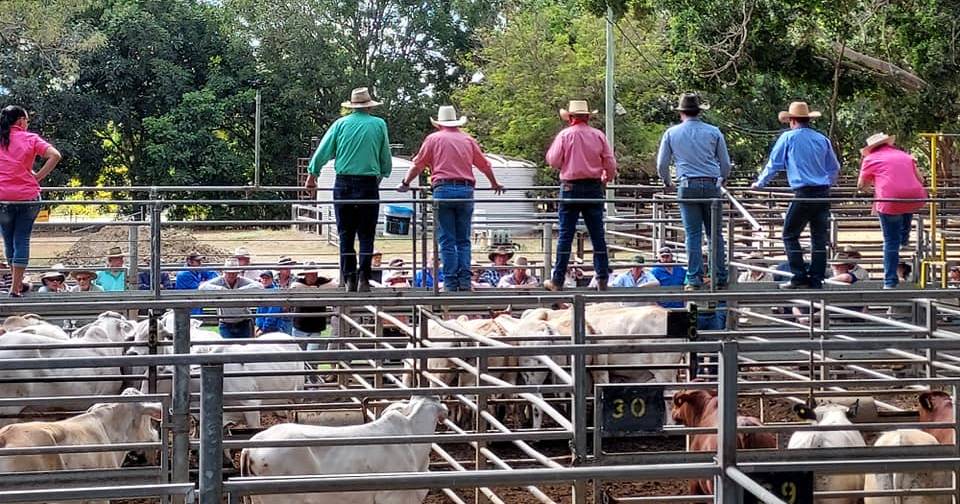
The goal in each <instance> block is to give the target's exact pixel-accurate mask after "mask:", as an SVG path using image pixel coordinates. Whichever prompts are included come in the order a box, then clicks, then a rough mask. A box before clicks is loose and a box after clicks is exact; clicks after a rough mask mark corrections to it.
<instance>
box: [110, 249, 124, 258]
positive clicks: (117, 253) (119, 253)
mask: <svg viewBox="0 0 960 504" xmlns="http://www.w3.org/2000/svg"><path fill="white" fill-rule="evenodd" d="M106 257H107V259H112V258H114V257H127V254H124V253H123V249H122V248H120V247H110V250H108V251H107V255H106Z"/></svg>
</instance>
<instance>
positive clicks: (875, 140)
mask: <svg viewBox="0 0 960 504" xmlns="http://www.w3.org/2000/svg"><path fill="white" fill-rule="evenodd" d="M896 141H897V137H895V136H893V135H888V134H886V133H875V134H873V135H870V137H869V138H867V145H866V147H864V148H862V149H860V154H862V155H864V156H866V155H867V154H868V153H869V152H870V151H872V150H873V149H876V148H877V147H880V146H881V145H893V143H894V142H896Z"/></svg>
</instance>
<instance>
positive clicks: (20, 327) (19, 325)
mask: <svg viewBox="0 0 960 504" xmlns="http://www.w3.org/2000/svg"><path fill="white" fill-rule="evenodd" d="M13 332H27V333H32V334H39V335H41V336H49V337H51V338H57V339H61V340H65V339H70V335H69V334H67V332H66V331H64V330H63V328H62V327H60V326H56V325H53V324H51V323H49V322H47V321H45V320H43V319H41V318H40V316H39V315H35V314H33V313H27V314H24V315H11V316H9V317H7V318H6V319H5V320H4V321H3V327H0V335H2V334H6V333H13Z"/></svg>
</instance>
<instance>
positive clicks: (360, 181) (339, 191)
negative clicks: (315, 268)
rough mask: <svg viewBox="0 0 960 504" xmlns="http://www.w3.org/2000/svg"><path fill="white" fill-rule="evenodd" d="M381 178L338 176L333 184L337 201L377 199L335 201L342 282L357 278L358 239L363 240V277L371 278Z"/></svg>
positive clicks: (361, 245) (361, 259)
mask: <svg viewBox="0 0 960 504" xmlns="http://www.w3.org/2000/svg"><path fill="white" fill-rule="evenodd" d="M377 179H378V177H373V176H362V175H337V179H336V181H335V182H334V184H333V200H334V201H338V200H373V201H371V202H370V203H335V204H334V205H333V211H334V213H335V214H336V217H337V234H338V235H339V238H340V281H341V282H345V281H346V280H347V279H351V278H353V279H356V276H357V252H356V249H354V242H355V241H357V239H359V241H360V261H359V262H360V268H359V269H360V276H361V277H363V278H365V279H367V280H369V279H370V276H371V275H370V272H371V264H370V263H371V260H372V257H373V240H374V238H375V237H376V234H377V221H378V220H379V219H380V201H379V200H380V190H379V187H380V182H379V181H378V180H377Z"/></svg>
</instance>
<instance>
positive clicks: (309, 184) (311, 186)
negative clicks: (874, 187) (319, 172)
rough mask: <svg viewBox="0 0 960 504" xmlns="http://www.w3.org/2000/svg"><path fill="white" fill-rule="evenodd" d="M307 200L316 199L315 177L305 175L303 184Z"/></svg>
mask: <svg viewBox="0 0 960 504" xmlns="http://www.w3.org/2000/svg"><path fill="white" fill-rule="evenodd" d="M303 187H304V189H305V190H306V192H307V197H308V198H309V199H312V200H313V199H317V177H315V176H313V175H307V181H306V182H305V183H304V184H303Z"/></svg>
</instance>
